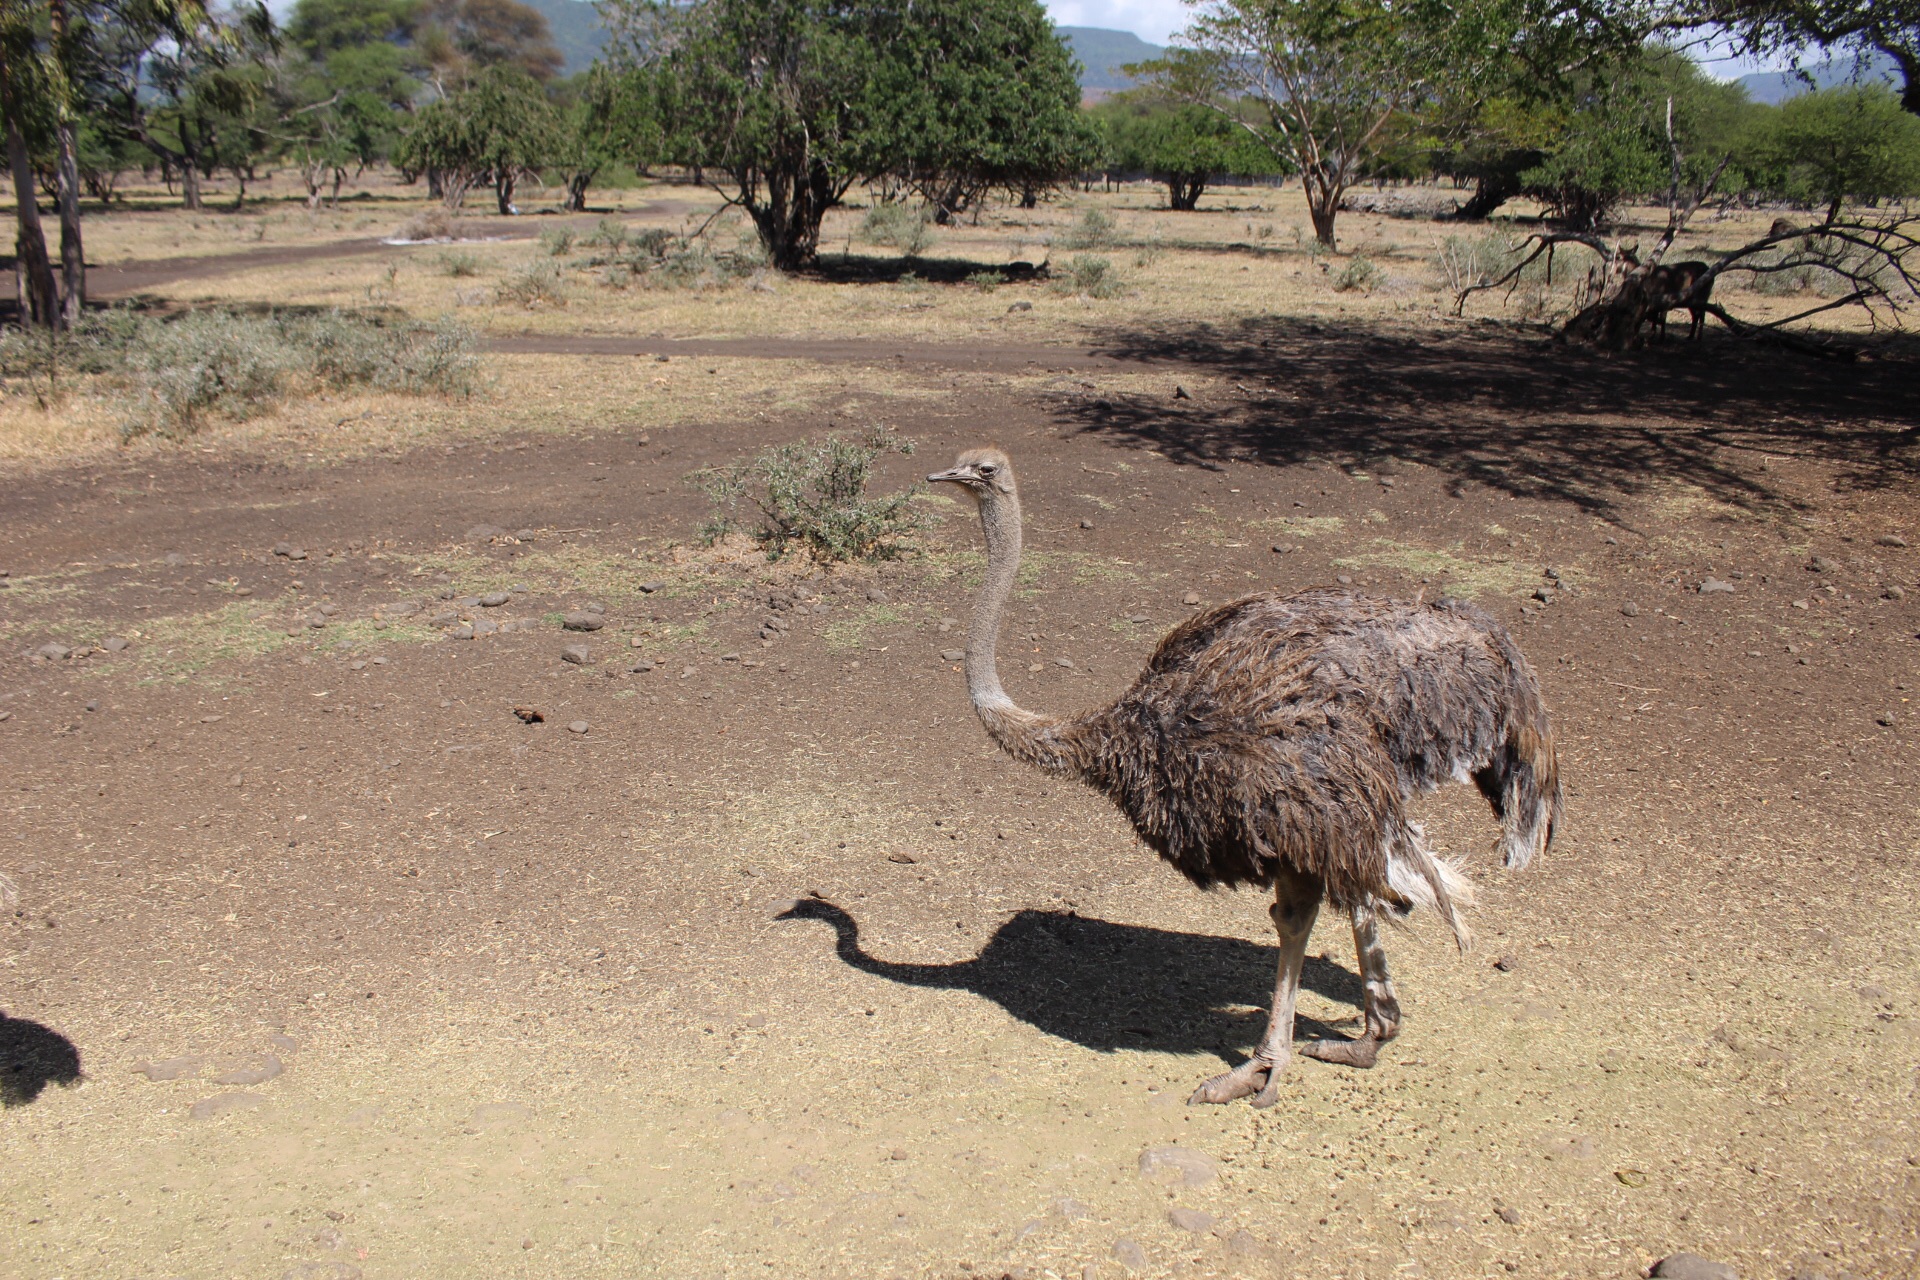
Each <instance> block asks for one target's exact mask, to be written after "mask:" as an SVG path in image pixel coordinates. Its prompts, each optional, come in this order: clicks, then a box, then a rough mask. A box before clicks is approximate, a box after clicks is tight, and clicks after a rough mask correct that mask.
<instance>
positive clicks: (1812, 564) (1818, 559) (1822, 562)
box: [1687, 556, 1840, 1257]
mask: <svg viewBox="0 0 1920 1280" xmlns="http://www.w3.org/2000/svg"><path fill="white" fill-rule="evenodd" d="M1839 567H1840V566H1839V565H1838V564H1836V563H1834V562H1833V561H1832V560H1829V559H1827V557H1825V556H1815V557H1814V558H1813V559H1811V560H1809V561H1807V568H1809V569H1811V570H1813V571H1814V572H1815V573H1832V572H1833V571H1834V570H1836V569H1838V568H1839ZM1687 1256H1689V1257H1690V1256H1692V1255H1687Z"/></svg>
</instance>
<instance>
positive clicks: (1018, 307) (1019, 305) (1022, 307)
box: [1007, 300, 1033, 315]
mask: <svg viewBox="0 0 1920 1280" xmlns="http://www.w3.org/2000/svg"><path fill="white" fill-rule="evenodd" d="M1031 310H1033V304H1032V303H1031V302H1026V301H1024V300H1023V301H1020V302H1016V303H1014V304H1013V305H1012V306H1010V307H1008V308H1007V314H1008V315H1012V314H1013V313H1014V312H1016V311H1031Z"/></svg>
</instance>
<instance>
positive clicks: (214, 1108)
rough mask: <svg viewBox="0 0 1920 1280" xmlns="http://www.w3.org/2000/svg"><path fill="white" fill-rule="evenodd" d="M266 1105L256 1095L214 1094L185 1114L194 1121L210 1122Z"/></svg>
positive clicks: (263, 1100) (264, 1101) (263, 1099)
mask: <svg viewBox="0 0 1920 1280" xmlns="http://www.w3.org/2000/svg"><path fill="white" fill-rule="evenodd" d="M266 1104H267V1100H266V1099H265V1098H263V1097H261V1096H260V1095H259V1094H257V1093H216V1094H215V1095H213V1097H211V1098H202V1099H200V1101H198V1102H196V1103H194V1104H193V1106H192V1107H190V1108H188V1110H187V1114H188V1115H189V1116H191V1117H193V1118H194V1119H195V1120H212V1119H214V1118H215V1117H217V1116H224V1115H228V1114H230V1113H232V1112H235V1111H251V1110H252V1109H253V1108H255V1107H263V1106H265V1105H266Z"/></svg>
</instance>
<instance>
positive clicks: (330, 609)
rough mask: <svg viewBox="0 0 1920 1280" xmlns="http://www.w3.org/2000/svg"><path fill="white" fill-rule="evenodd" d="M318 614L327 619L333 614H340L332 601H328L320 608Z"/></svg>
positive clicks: (338, 607) (337, 606)
mask: <svg viewBox="0 0 1920 1280" xmlns="http://www.w3.org/2000/svg"><path fill="white" fill-rule="evenodd" d="M320 612H321V613H322V614H324V615H326V616H327V617H329V618H331V617H333V616H334V615H335V614H337V613H339V612H340V606H339V605H337V604H335V603H333V601H331V600H328V601H326V602H325V603H323V604H322V605H321V606H320Z"/></svg>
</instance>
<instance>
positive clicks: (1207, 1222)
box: [1167, 1209, 1214, 1235]
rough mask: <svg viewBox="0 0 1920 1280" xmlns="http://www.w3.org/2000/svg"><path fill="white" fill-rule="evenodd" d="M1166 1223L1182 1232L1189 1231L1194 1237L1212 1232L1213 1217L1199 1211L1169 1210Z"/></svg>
mask: <svg viewBox="0 0 1920 1280" xmlns="http://www.w3.org/2000/svg"><path fill="white" fill-rule="evenodd" d="M1167 1221H1168V1222H1171V1223H1172V1224H1173V1225H1174V1226H1176V1227H1178V1228H1180V1229H1181V1230H1182V1231H1191V1232H1193V1234H1195V1235H1201V1234H1203V1233H1204V1232H1208V1231H1211V1230H1213V1221H1214V1219H1213V1215H1212V1214H1210V1213H1203V1212H1201V1211H1200V1210H1199V1209H1169V1210H1167Z"/></svg>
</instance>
